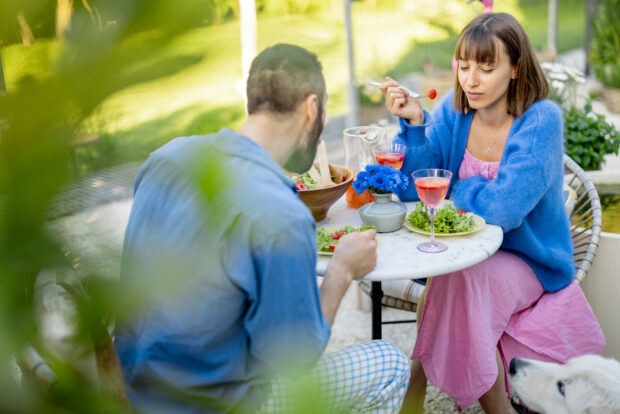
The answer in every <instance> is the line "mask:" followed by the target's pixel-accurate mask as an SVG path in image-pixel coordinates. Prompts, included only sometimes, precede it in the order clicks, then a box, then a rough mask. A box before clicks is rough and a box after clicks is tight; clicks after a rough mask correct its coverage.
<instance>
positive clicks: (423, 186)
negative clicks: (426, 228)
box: [411, 168, 452, 253]
mask: <svg viewBox="0 0 620 414" xmlns="http://www.w3.org/2000/svg"><path fill="white" fill-rule="evenodd" d="M411 176H412V177H413V182H414V184H415V189H416V191H417V193H418V197H420V200H422V201H423V202H424V204H426V206H427V207H428V209H429V210H430V214H431V240H430V241H428V242H426V243H420V244H418V250H420V251H423V252H426V253H440V252H443V251H444V250H446V249H447V248H448V246H446V245H445V244H443V243H438V242H436V241H435V208H437V206H438V205H439V204H440V203H441V202H442V201H443V200H444V199H445V198H446V194H447V193H448V187H450V180H451V179H452V172H451V171H448V170H442V169H440V168H428V169H424V170H417V171H414V172H413V173H412V174H411Z"/></svg>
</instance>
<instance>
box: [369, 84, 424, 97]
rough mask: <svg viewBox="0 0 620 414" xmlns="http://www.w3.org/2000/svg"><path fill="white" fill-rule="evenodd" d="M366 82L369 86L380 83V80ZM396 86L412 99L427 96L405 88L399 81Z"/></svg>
mask: <svg viewBox="0 0 620 414" xmlns="http://www.w3.org/2000/svg"><path fill="white" fill-rule="evenodd" d="M394 82H396V81H394ZM396 83H398V82H396ZM368 84H369V85H370V86H377V87H378V86H380V85H381V83H380V82H376V81H373V80H369V81H368ZM398 86H399V87H400V89H402V90H403V91H405V93H406V94H407V95H409V96H411V97H412V98H413V99H422V98H428V96H422V95H421V94H419V93H417V92H414V91H412V90H411V89H409V88H407V87H405V86H403V85H401V84H400V83H398Z"/></svg>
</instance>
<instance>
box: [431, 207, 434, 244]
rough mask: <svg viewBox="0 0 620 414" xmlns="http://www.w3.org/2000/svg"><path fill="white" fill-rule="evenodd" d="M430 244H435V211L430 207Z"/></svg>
mask: <svg viewBox="0 0 620 414" xmlns="http://www.w3.org/2000/svg"><path fill="white" fill-rule="evenodd" d="M431 244H435V209H434V208H433V207H431Z"/></svg>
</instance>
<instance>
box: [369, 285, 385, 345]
mask: <svg viewBox="0 0 620 414" xmlns="http://www.w3.org/2000/svg"><path fill="white" fill-rule="evenodd" d="M370 286H371V287H370V289H371V290H370V298H371V299H372V339H381V298H382V297H383V291H382V290H381V282H370Z"/></svg>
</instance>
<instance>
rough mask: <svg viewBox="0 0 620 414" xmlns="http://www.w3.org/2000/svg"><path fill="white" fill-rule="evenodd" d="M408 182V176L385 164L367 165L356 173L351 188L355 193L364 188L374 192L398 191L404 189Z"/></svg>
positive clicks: (360, 191)
mask: <svg viewBox="0 0 620 414" xmlns="http://www.w3.org/2000/svg"><path fill="white" fill-rule="evenodd" d="M408 184H409V180H408V178H407V177H406V176H405V175H404V174H403V173H401V172H400V171H398V170H396V169H394V168H393V167H389V166H386V165H367V166H366V168H365V169H364V171H361V172H360V173H359V174H357V178H356V179H355V181H354V182H353V189H355V192H356V193H357V194H361V193H362V192H364V191H365V190H370V191H372V192H374V193H378V194H385V193H398V192H402V191H405V189H406V188H407V185H408Z"/></svg>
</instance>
